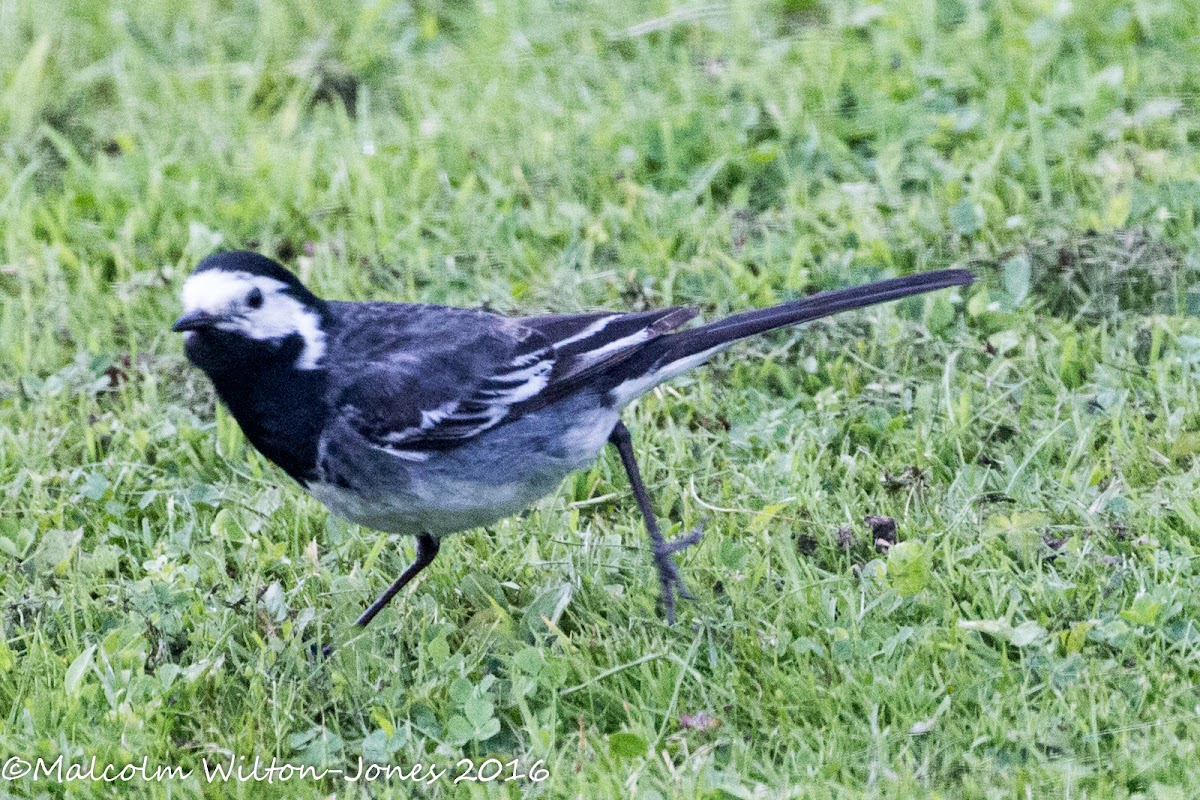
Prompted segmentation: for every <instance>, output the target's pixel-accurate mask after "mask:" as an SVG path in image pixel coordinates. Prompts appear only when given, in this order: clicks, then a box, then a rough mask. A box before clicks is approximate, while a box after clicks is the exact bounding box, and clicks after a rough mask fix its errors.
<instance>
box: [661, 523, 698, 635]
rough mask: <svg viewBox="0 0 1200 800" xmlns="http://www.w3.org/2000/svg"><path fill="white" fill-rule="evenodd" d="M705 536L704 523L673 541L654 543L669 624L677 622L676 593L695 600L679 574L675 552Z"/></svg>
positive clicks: (664, 540)
mask: <svg viewBox="0 0 1200 800" xmlns="http://www.w3.org/2000/svg"><path fill="white" fill-rule="evenodd" d="M703 537H704V523H703V522H701V523H700V524H699V525H697V526H696V527H694V528H692V529H691V530H690V531H688V532H687V533H685V534H684V535H683V536H680V537H678V538H676V539H672V540H671V541H667V540H666V539H660V540H659V541H657V542H655V544H654V566H656V567H658V582H659V584H660V585H661V586H662V604H663V608H664V609H665V610H666V612H667V624H668V625H674V624H675V595H676V593H678V595H679V596H680V597H681V598H683V599H684V600H694V599H695V598H694V597H693V596H692V593H691V592H689V591H688V590H687V586H685V585H684V583H683V576H682V575H680V574H679V565H678V564H676V563H675V554H676V553H678V552H679V551H680V550H683V549H684V548H687V547H691V546H692V545H694V544H697V543H698V542H699V541H700V540H701V539H702V538H703Z"/></svg>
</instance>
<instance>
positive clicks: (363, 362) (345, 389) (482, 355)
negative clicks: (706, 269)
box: [329, 303, 696, 460]
mask: <svg viewBox="0 0 1200 800" xmlns="http://www.w3.org/2000/svg"><path fill="white" fill-rule="evenodd" d="M337 306H338V309H337V310H338V311H339V312H340V316H341V324H340V326H339V331H340V333H335V335H334V337H333V343H332V345H331V349H330V355H329V359H330V361H331V362H332V363H338V364H341V365H344V366H345V369H344V370H343V371H344V373H345V374H346V375H349V376H351V377H350V379H349V380H347V381H345V382H344V383H343V384H337V385H335V386H334V387H333V388H332V390H331V391H332V393H333V397H332V400H333V403H334V407H335V408H336V409H337V410H338V412H339V413H340V414H341V415H342V417H343V418H344V419H345V420H346V421H348V422H349V423H350V425H351V426H352V427H353V428H354V430H356V431H357V432H358V433H359V434H360V435H362V436H363V437H364V438H366V439H367V440H368V441H369V442H370V443H371V444H373V445H375V446H376V447H379V448H382V449H385V450H388V451H390V452H392V453H394V454H396V455H397V456H398V457H401V458H406V459H410V460H423V459H424V458H425V457H428V456H427V453H428V451H430V450H439V449H447V448H452V447H457V446H459V445H461V444H462V443H463V442H466V441H469V440H470V439H472V438H473V437H475V436H478V435H480V434H481V433H483V432H484V431H487V430H489V429H491V428H494V427H496V426H497V425H500V424H502V423H504V422H505V421H508V420H511V419H514V418H516V417H519V416H521V415H523V414H526V413H529V412H530V411H533V410H535V409H537V408H541V407H543V406H545V405H546V404H547V403H549V402H552V401H553V400H555V399H557V398H560V397H564V396H566V395H568V394H570V393H571V392H574V391H577V390H579V389H581V388H583V386H584V385H586V383H587V380H588V378H589V376H591V375H594V374H595V373H596V372H597V371H599V370H604V369H609V368H611V367H613V366H614V365H615V364H618V363H620V362H621V361H623V360H625V359H627V358H629V357H630V356H632V355H634V354H635V353H637V352H638V351H639V350H640V349H641V347H642V346H644V345H645V344H646V343H647V342H649V341H651V340H653V339H655V338H658V337H659V336H661V335H663V334H664V333H667V332H669V331H671V330H674V329H675V328H677V327H678V326H679V325H681V324H683V323H684V322H686V321H687V320H689V319H691V318H692V317H693V316H695V314H696V311H695V310H694V309H688V308H671V309H665V310H662V311H650V312H643V313H634V314H621V313H592V314H569V315H556V316H545V317H529V318H525V319H508V318H505V317H501V316H497V315H494V314H489V313H486V312H482V311H472V310H466V309H455V308H448V307H443V306H420V305H402V304H385V303H367V304H358V303H355V304H350V303H341V304H337Z"/></svg>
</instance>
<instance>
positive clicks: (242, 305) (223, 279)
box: [183, 269, 325, 369]
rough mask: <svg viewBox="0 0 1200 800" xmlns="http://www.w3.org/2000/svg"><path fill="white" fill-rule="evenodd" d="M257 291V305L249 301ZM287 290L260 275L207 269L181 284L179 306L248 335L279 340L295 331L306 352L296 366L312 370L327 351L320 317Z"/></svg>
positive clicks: (232, 330)
mask: <svg viewBox="0 0 1200 800" xmlns="http://www.w3.org/2000/svg"><path fill="white" fill-rule="evenodd" d="M255 289H257V290H258V291H259V292H261V294H262V303H261V305H259V306H258V307H257V308H254V307H253V304H251V303H250V302H249V299H250V297H251V295H252V294H254V290H255ZM285 289H287V284H285V283H283V282H282V281H277V280H275V279H274V278H267V277H264V276H262V275H253V274H251V273H249V272H228V271H225V270H217V269H213V270H206V271H204V272H198V273H196V274H194V275H192V276H191V277H189V278H188V279H187V281H185V282H184V284H183V310H184V313H189V314H190V313H191V312H193V311H203V312H206V313H208V314H212V315H213V316H215V317H220V318H221V322H219V323H218V324H217V326H216V327H217V328H219V329H221V330H225V331H231V332H234V333H238V334H241V335H242V336H246V337H248V338H250V339H257V340H260V341H269V340H278V339H284V338H287V337H288V336H291V335H293V334H297V333H298V334H300V336H301V337H303V338H304V350H303V351H302V352H301V353H300V358H299V359H297V360H296V367H297V368H299V369H316V368H317V365H318V364H319V363H320V361H321V356H323V355H324V354H325V332H324V331H322V330H321V318H320V317H319V316H318V315H317V313H316V312H315V311H313V310H312V309H310V308H308V307H307V306H305V305H304V304H303V303H301V302H300V301H299V300H297V299H296V298H294V297H292V296H291V295H290V294H288V293H287V292H286V291H284V290H285Z"/></svg>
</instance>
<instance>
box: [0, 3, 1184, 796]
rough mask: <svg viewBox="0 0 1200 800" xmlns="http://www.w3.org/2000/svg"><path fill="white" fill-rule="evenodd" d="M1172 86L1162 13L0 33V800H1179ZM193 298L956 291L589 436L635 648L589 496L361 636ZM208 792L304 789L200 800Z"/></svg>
mask: <svg viewBox="0 0 1200 800" xmlns="http://www.w3.org/2000/svg"><path fill="white" fill-rule="evenodd" d="M1198 63H1200V7H1198V6H1197V4H1196V3H1195V2H1192V0H1161V1H1159V2H1150V1H1149V0H1133V2H1116V0H1087V2H1082V1H1079V2H1074V3H1072V2H1070V1H1069V0H1061V1H1059V0H918V2H904V1H903V0H884V2H881V3H867V2H859V1H858V0H849V1H844V0H827V1H822V2H810V0H763V1H761V2H756V1H754V0H746V1H745V2H742V1H740V0H739V1H738V2H733V3H730V4H728V5H698V4H697V5H682V4H680V5H672V4H671V3H669V2H653V3H649V4H646V3H638V2H632V0H610V1H609V2H604V3H599V2H596V3H585V2H580V1H579V0H560V2H545V0H528V2H520V1H518V0H479V2H477V3H471V2H466V1H465V0H444V1H442V0H414V2H411V3H392V2H385V0H377V1H374V2H372V1H371V0H362V1H361V2H349V3H340V4H334V3H321V2H318V1H317V0H261V2H250V0H223V1H222V2H217V1H216V0H207V1H202V2H196V3H179V2H172V1H171V0H138V2H134V1H133V0H111V1H106V0H81V1H80V2H69V1H68V0H44V1H43V2H34V1H33V0H0V139H2V143H0V237H2V238H0V304H2V306H0V507H2V511H0V762H2V763H0V766H4V767H5V769H9V770H16V771H17V772H19V767H20V764H21V763H24V762H25V761H29V762H30V763H33V762H34V761H36V759H37V758H39V757H40V758H43V759H45V761H46V762H48V763H53V761H54V759H55V758H57V757H58V756H60V755H61V756H63V758H64V761H63V762H61V763H62V764H63V765H64V769H63V774H64V780H63V782H59V781H58V780H56V779H46V778H44V777H43V778H40V779H39V780H37V781H33V780H32V778H31V776H26V777H24V778H16V779H15V780H7V779H8V778H14V777H16V772H13V773H11V774H10V773H8V772H6V773H5V774H4V775H3V776H0V778H3V779H5V781H6V782H0V796H5V794H6V793H12V794H14V795H16V796H44V797H62V796H116V795H118V794H120V795H124V794H139V795H142V796H148V797H178V796H193V795H198V794H199V793H201V792H205V793H208V794H212V795H217V796H237V797H242V796H244V797H259V796H272V797H327V796H330V795H332V794H335V793H336V794H338V795H342V794H345V795H347V796H352V797H368V796H370V797H382V796H386V797H407V796H420V797H432V798H442V797H485V796H496V795H499V796H504V797H519V796H525V795H530V796H537V797H547V798H558V797H563V798H566V797H572V798H599V797H636V798H642V799H644V800H657V799H658V798H691V797H708V798H781V797H797V798H798V797H805V798H808V797H813V798H834V797H836V798H857V797H886V798H908V797H914V798H915V797H932V796H940V797H946V798H958V797H962V798H1042V797H1064V798H1067V797H1069V798H1109V797H1118V798H1126V797H1128V798H1133V797H1145V798H1184V797H1187V796H1190V794H1191V792H1192V791H1193V789H1192V787H1195V786H1196V785H1200V753H1197V742H1198V741H1200V692H1198V691H1197V689H1196V684H1197V681H1200V628H1198V624H1200V594H1197V593H1196V592H1194V591H1193V590H1192V589H1193V586H1194V584H1195V582H1196V573H1197V571H1198V570H1200V565H1198V564H1197V558H1198V557H1200V392H1198V391H1197V383H1196V379H1197V374H1198V372H1200V283H1197V280H1198V277H1200V257H1198V256H1197V253H1200V250H1198V244H1200V243H1198V241H1197V235H1196V225H1197V221H1198V220H1197V215H1198V214H1200V180H1198V179H1200V117H1198V116H1197V105H1198V101H1200V71H1197V69H1196V65H1197V64H1198ZM231 247H252V248H255V249H258V250H259V251H261V252H263V253H266V254H268V255H271V256H273V257H276V258H278V259H280V260H281V261H282V262H283V263H285V264H286V265H288V266H289V267H291V268H293V269H295V270H297V271H298V272H299V274H300V275H301V276H302V277H303V278H304V279H305V280H306V281H307V282H308V283H309V285H310V286H311V287H312V288H313V289H314V290H316V291H317V292H318V293H319V294H321V295H323V296H326V297H335V298H343V299H367V298H371V299H393V300H405V301H425V302H438V303H449V304H462V305H485V306H487V307H489V308H492V309H495V310H498V311H503V312H510V313H534V312H557V311H575V310H581V309H595V308H633V309H642V308H650V307H657V306H662V305H672V304H692V305H696V306H699V307H700V308H701V309H702V311H703V315H704V317H705V318H708V319H713V318H715V317H717V316H719V315H721V314H723V313H727V312H730V311H733V310H739V309H747V308H752V307H760V306H766V305H769V304H772V303H777V302H781V301H783V300H786V299H789V298H794V297H800V296H803V295H805V294H808V293H811V292H814V291H818V290H821V289H825V288H830V287H835V286H844V285H849V284H853V283H856V282H861V281H864V280H868V279H871V278H877V277H884V276H890V275H895V274H907V273H910V272H913V271H919V270H924V269H933V268H939V267H946V266H955V265H957V266H967V267H970V268H972V269H974V270H975V271H976V273H977V274H978V276H979V278H980V281H979V282H978V283H977V284H976V285H975V286H974V287H971V288H970V289H966V290H959V291H953V292H943V293H940V294H938V295H936V296H929V297H924V298H917V299H912V300H908V301H905V302H903V303H899V304H893V305H889V306H883V307H878V308H874V309H871V310H868V311H865V312H858V313H854V314H848V315H845V316H843V317H840V318H834V319H831V320H828V321H823V322H820V323H816V324H813V325H810V326H807V327H805V328H802V329H798V330H792V331H786V332H782V333H779V334H775V335H772V336H768V337H763V338H761V339H758V340H755V341H752V342H747V343H744V344H743V345H741V346H739V347H738V348H736V349H735V350H733V351H731V352H730V353H728V354H725V355H723V356H721V357H719V358H718V359H716V360H715V361H714V362H713V364H712V365H710V366H709V367H707V368H705V369H703V370H698V371H696V372H694V373H691V374H689V375H687V376H685V377H683V378H681V379H678V380H676V381H674V382H673V383H671V384H670V385H668V386H665V387H662V388H660V389H659V390H657V391H656V392H655V393H653V394H651V395H649V396H647V397H645V398H644V399H643V400H642V401H641V402H640V403H639V404H638V405H637V406H636V407H635V408H634V409H633V410H631V412H630V413H629V415H628V421H629V423H630V425H631V427H632V428H633V431H634V436H635V441H636V445H637V448H638V451H639V453H640V457H641V459H642V466H643V470H644V472H645V473H646V479H647V482H648V484H649V485H650V488H651V490H652V491H653V493H654V496H655V501H656V504H657V508H658V511H659V513H660V514H661V515H662V516H663V517H664V519H665V520H666V521H667V522H668V523H669V525H670V527H671V528H672V529H673V530H674V531H676V532H678V531H680V530H685V529H687V528H690V527H691V526H693V525H695V524H697V523H699V522H701V521H707V535H706V538H705V540H704V542H703V543H702V544H701V545H700V546H698V547H695V548H693V549H691V550H689V551H687V552H686V553H685V554H683V556H682V557H681V566H682V568H683V571H684V574H685V577H686V578H687V579H688V581H689V583H690V586H691V588H692V590H693V591H694V593H695V594H696V600H694V601H691V602H684V603H683V604H681V606H680V620H679V622H678V623H677V624H676V625H674V626H667V625H666V624H665V623H664V621H663V619H662V616H661V614H660V613H659V611H658V609H657V608H656V593H657V586H656V580H655V576H654V572H653V565H652V562H651V559H650V555H649V550H648V547H647V543H646V537H645V534H644V530H643V527H642V524H641V521H640V518H639V516H638V512H637V509H636V507H635V505H634V503H633V498H632V495H631V494H630V491H629V487H628V483H627V481H626V480H625V478H624V475H623V472H622V470H621V467H620V464H619V462H618V460H617V458H616V456H615V454H613V453H608V454H607V455H606V456H605V457H604V458H603V459H602V460H601V461H600V462H599V463H597V464H596V465H595V466H594V467H593V468H591V469H589V470H587V471H584V472H580V473H578V474H576V475H575V476H574V477H573V478H571V479H569V480H568V481H567V482H566V483H565V484H564V485H563V486H562V487H561V488H560V489H559V491H558V492H557V493H556V494H555V495H552V496H551V497H549V498H547V499H546V500H545V501H543V502H542V503H540V504H539V505H538V506H536V507H534V508H533V509H532V510H530V511H529V512H527V513H526V514H523V515H521V516H520V517H517V518H512V519H508V520H505V521H503V522H501V523H499V524H497V525H495V526H494V527H492V528H489V529H486V530H477V531H472V532H468V533H465V534H461V535H459V536H456V537H454V538H452V539H450V540H447V542H446V544H445V546H444V547H443V549H442V555H441V557H440V558H439V559H438V561H437V562H436V563H435V564H434V566H433V567H432V568H430V569H429V570H428V571H427V572H426V573H425V574H424V576H423V577H422V578H421V580H420V581H418V582H417V584H416V585H415V586H414V587H412V588H410V589H409V590H407V591H406V592H405V593H404V594H403V595H401V596H400V597H398V598H397V600H396V601H395V602H394V603H393V604H392V605H391V607H390V608H389V609H387V610H386V611H385V612H384V613H383V614H382V615H381V616H380V617H379V618H378V619H377V620H376V621H375V623H374V624H373V625H372V626H370V627H369V628H367V629H366V630H362V631H360V630H355V629H353V628H352V626H351V622H352V620H353V619H354V618H355V617H356V616H357V614H358V613H359V612H360V611H361V610H362V608H363V607H364V606H365V604H366V603H368V602H369V601H370V600H371V599H372V598H373V597H374V596H375V595H376V594H377V593H378V592H379V591H381V590H382V589H383V588H384V587H385V586H386V585H387V584H388V583H389V582H390V581H391V580H392V579H393V578H394V577H395V575H396V574H397V573H398V572H399V571H400V570H401V569H402V568H403V566H404V565H405V564H406V563H407V561H408V560H409V559H410V558H411V554H412V548H411V542H409V541H406V540H402V539H400V538H398V537H388V536H384V535H381V534H378V533H376V532H373V531H370V530H366V529H363V528H359V527H356V526H354V525H351V524H349V523H346V522H343V521H341V520H339V519H337V518H335V517H332V516H331V515H329V514H328V513H327V512H326V511H325V510H324V508H323V507H321V506H320V505H319V504H318V503H317V502H316V501H314V500H312V499H310V498H308V497H307V496H305V495H304V494H303V493H302V492H301V491H300V490H299V489H298V487H297V486H296V485H294V484H292V483H291V482H290V481H289V479H288V478H287V477H286V476H284V475H283V473H282V472H280V471H279V470H278V469H276V468H275V467H274V466H272V465H271V464H270V463H269V462H267V461H266V460H265V459H263V458H262V457H261V456H259V455H258V454H257V453H256V452H254V451H253V450H252V449H251V448H249V446H248V445H247V443H246V442H245V440H244V439H243V438H242V435H241V433H240V431H239V429H238V427H237V425H236V424H235V423H234V421H233V420H232V419H231V418H230V417H229V415H228V414H227V413H225V412H224V410H223V409H221V408H220V407H218V406H217V405H216V403H215V400H214V397H213V394H212V391H211V388H210V386H209V384H208V382H207V381H206V379H204V377H203V376H202V375H201V374H200V373H199V372H197V371H196V370H194V369H192V368H190V367H189V366H188V365H187V363H186V361H185V359H184V357H183V354H182V348H181V343H180V340H179V337H178V336H177V335H175V334H172V333H170V331H169V326H170V323H171V321H172V320H173V319H174V317H175V316H176V315H177V314H178V312H179V303H178V291H179V287H180V285H181V283H182V280H183V278H184V277H185V276H186V274H187V273H188V271H189V270H190V269H191V268H192V267H193V266H195V264H196V262H197V261H198V260H199V259H200V258H202V257H203V256H205V255H206V254H208V253H210V252H213V251H214V250H217V249H222V248H231ZM868 518H870V519H868ZM320 643H332V644H335V645H336V646H337V647H336V650H335V652H334V653H333V655H331V656H329V657H328V658H322V657H320V656H317V655H314V648H315V646H316V645H317V644H320ZM93 756H94V757H95V758H96V761H97V763H98V765H99V767H98V770H99V769H102V768H103V765H105V764H113V765H116V766H117V769H118V770H119V769H120V768H121V767H122V765H126V764H131V763H132V764H139V765H140V764H142V763H143V758H144V759H146V763H148V765H149V770H151V771H152V770H154V769H156V768H158V767H170V766H178V767H180V768H181V769H183V770H191V771H193V774H192V775H191V776H190V777H180V776H175V777H165V778H163V779H162V780H158V781H144V780H142V779H141V778H137V777H134V778H131V779H130V780H128V781H125V782H121V781H117V782H115V783H106V782H103V781H92V780H88V779H81V780H78V781H74V782H70V781H66V779H65V778H66V775H67V769H66V766H65V765H69V764H87V763H89V762H90V759H91V758H92V757H93ZM14 757H15V758H16V759H18V760H17V761H13V760H12V759H13V758H14ZM256 757H259V758H260V759H261V760H262V761H263V762H264V763H265V764H266V765H269V764H270V761H271V759H276V764H277V765H279V764H285V763H286V764H288V765H292V766H291V767H288V768H287V769H295V770H299V768H300V767H301V766H303V765H308V767H309V768H310V770H333V769H342V770H345V773H346V774H344V775H341V776H339V775H336V774H334V773H330V774H327V775H325V777H322V778H316V777H313V776H312V774H311V772H310V773H309V774H305V775H303V776H300V775H298V774H287V775H285V774H284V772H283V771H281V772H279V773H273V774H274V775H275V776H276V780H274V782H270V783H268V782H267V781H266V780H265V779H264V780H255V779H251V780H246V781H239V780H236V779H229V780H220V779H218V780H215V781H214V782H212V783H209V782H207V781H206V779H205V774H204V767H205V765H208V767H209V768H210V769H211V766H212V764H214V763H217V762H220V763H223V764H225V763H228V762H229V760H230V759H235V760H237V759H241V760H242V763H243V765H244V767H245V769H246V771H249V770H250V769H251V767H253V762H254V759H255V758H256ZM360 758H361V759H363V761H364V763H368V764H370V763H375V764H382V765H389V766H391V767H395V768H400V769H403V770H404V775H403V776H401V775H397V774H392V775H391V776H390V777H389V776H378V775H376V776H374V777H375V780H372V781H365V780H360V781H350V780H347V775H350V776H352V775H353V774H354V773H355V772H356V771H357V770H358V764H359V759H360ZM460 759H467V761H460ZM489 759H493V760H492V761H489ZM514 760H515V761H516V763H513V761H514ZM418 763H419V764H421V765H422V766H421V767H420V768H419V769H418V768H417V767H416V766H415V765H417V764H418ZM430 763H434V764H437V765H439V767H438V768H439V769H443V768H444V769H447V770H448V772H447V773H446V774H445V775H444V776H442V777H441V778H437V777H432V778H429V779H428V780H426V781H425V782H423V783H421V784H420V785H417V784H416V783H414V781H413V780H411V779H409V780H406V779H405V778H406V777H407V776H410V775H411V773H412V771H413V770H418V772H419V774H418V775H417V779H421V778H425V777H426V776H427V774H428V773H427V771H426V770H427V768H428V765H429V764H430ZM497 765H500V766H501V767H502V770H503V771H502V774H501V775H500V776H499V777H498V778H496V779H495V780H475V781H471V780H464V781H460V782H458V783H454V777H455V776H457V775H460V774H462V773H463V772H467V771H469V772H468V774H469V775H470V776H472V777H475V778H480V777H481V776H482V777H484V778H490V777H491V776H492V773H493V772H494V771H495V769H496V766H497ZM513 774H519V775H524V776H526V777H523V778H519V779H517V780H511V781H507V782H505V781H504V778H507V777H510V776H512V775H513ZM259 776H260V777H261V776H262V772H261V771H260V773H259ZM285 778H287V779H285Z"/></svg>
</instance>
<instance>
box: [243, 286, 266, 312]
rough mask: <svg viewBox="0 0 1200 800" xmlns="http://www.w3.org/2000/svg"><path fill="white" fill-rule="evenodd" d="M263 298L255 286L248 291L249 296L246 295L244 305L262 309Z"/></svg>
mask: <svg viewBox="0 0 1200 800" xmlns="http://www.w3.org/2000/svg"><path fill="white" fill-rule="evenodd" d="M262 304H263V296H262V289H259V288H258V287H257V286H255V287H254V288H253V289H251V290H250V294H248V295H246V305H248V306H250V307H251V308H262Z"/></svg>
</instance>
